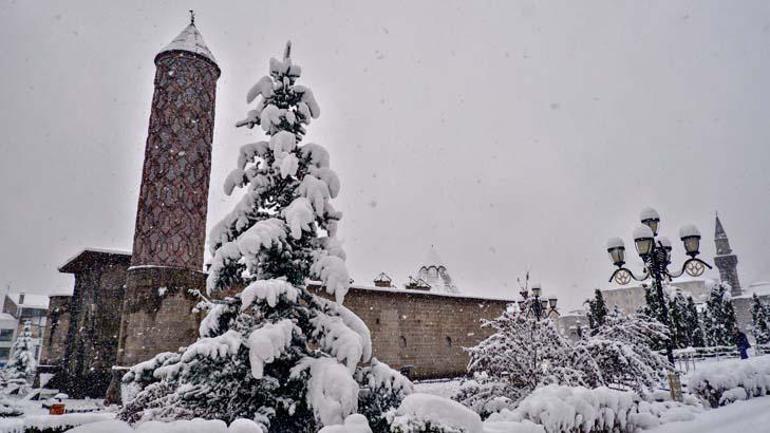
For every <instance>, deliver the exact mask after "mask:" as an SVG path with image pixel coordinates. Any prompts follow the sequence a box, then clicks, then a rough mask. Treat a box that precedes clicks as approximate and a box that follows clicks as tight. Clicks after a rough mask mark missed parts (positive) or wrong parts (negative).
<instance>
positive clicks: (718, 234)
mask: <svg viewBox="0 0 770 433" xmlns="http://www.w3.org/2000/svg"><path fill="white" fill-rule="evenodd" d="M714 239H727V233H725V229H724V227H722V221H719V215H717V216H716V224H715V225H714Z"/></svg>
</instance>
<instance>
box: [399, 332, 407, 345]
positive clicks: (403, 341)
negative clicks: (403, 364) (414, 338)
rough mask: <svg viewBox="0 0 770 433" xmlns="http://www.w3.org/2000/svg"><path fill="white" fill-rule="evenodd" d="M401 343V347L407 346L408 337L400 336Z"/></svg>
mask: <svg viewBox="0 0 770 433" xmlns="http://www.w3.org/2000/svg"><path fill="white" fill-rule="evenodd" d="M399 345H400V346H401V347H406V337H404V336H403V335H402V336H401V338H400V341H399Z"/></svg>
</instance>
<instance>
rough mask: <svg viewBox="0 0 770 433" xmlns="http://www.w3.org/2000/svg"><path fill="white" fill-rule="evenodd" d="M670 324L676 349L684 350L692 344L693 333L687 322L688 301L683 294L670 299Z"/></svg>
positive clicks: (677, 294) (678, 293) (679, 293)
mask: <svg viewBox="0 0 770 433" xmlns="http://www.w3.org/2000/svg"><path fill="white" fill-rule="evenodd" d="M668 323H669V329H670V330H671V340H672V343H673V344H674V347H675V348H680V349H683V348H685V347H688V346H690V345H691V344H692V339H691V337H692V333H691V330H690V328H689V326H690V323H689V322H688V321H687V300H686V299H685V297H684V295H682V292H679V291H677V293H676V295H674V296H673V297H670V298H669V299H668Z"/></svg>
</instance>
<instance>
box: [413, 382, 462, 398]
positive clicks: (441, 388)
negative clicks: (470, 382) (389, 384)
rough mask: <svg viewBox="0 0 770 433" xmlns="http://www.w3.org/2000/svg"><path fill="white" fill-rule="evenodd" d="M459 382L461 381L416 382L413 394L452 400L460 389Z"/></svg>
mask: <svg viewBox="0 0 770 433" xmlns="http://www.w3.org/2000/svg"><path fill="white" fill-rule="evenodd" d="M461 381H462V379H440V380H428V381H422V382H417V383H415V384H414V392H421V393H424V394H433V395H437V396H439V397H444V398H452V396H453V395H455V394H456V393H457V390H458V389H460V382H461Z"/></svg>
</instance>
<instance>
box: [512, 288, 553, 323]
mask: <svg viewBox="0 0 770 433" xmlns="http://www.w3.org/2000/svg"><path fill="white" fill-rule="evenodd" d="M530 291H531V293H532V296H530ZM520 293H521V297H522V300H521V301H519V302H518V304H519V312H520V313H521V314H523V315H524V316H526V317H530V316H534V317H535V319H537V320H538V321H539V320H541V319H544V318H547V317H551V315H552V314H556V315H557V316H558V315H559V311H558V310H557V309H556V304H557V303H558V299H557V298H555V297H553V296H551V297H549V298H542V299H541V298H540V296H541V295H542V294H543V289H542V287H541V286H540V283H532V287H531V288H530V290H527V288H526V287H522V289H521V292H520Z"/></svg>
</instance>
